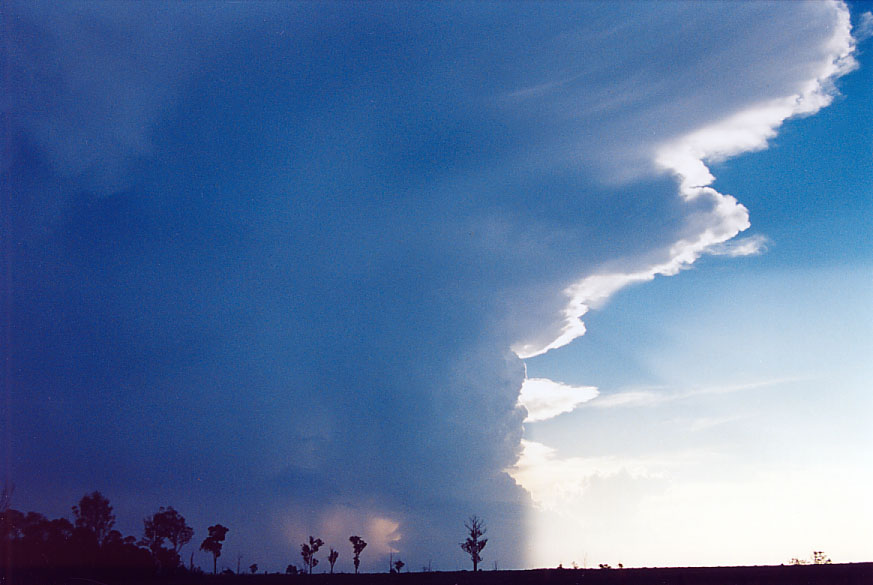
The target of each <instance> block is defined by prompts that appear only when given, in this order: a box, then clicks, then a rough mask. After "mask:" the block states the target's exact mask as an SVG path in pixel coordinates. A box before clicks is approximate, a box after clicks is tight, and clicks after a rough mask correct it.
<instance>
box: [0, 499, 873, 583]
mask: <svg viewBox="0 0 873 585" xmlns="http://www.w3.org/2000/svg"><path fill="white" fill-rule="evenodd" d="M11 491H12V490H11V489H10V488H4V489H3V490H2V492H0V584H2V585H7V584H13V583H14V584H16V585H72V584H73V583H99V584H105V585H121V584H130V583H135V584H138V585H152V584H154V585H157V584H161V585H201V584H208V585H217V584H224V585H231V584H235V583H243V582H244V583H246V584H250V583H252V582H253V580H257V582H258V583H264V584H265V585H271V584H276V585H279V584H282V583H294V582H297V581H295V580H301V581H302V580H305V581H306V582H307V583H310V584H311V585H363V584H365V583H366V584H374V585H376V584H378V585H383V584H384V585H397V584H398V583H400V582H401V581H402V582H404V583H407V582H408V583H407V585H454V584H457V585H472V584H476V585H506V584H507V583H512V584H518V585H540V584H547V585H571V584H577V583H580V582H584V583H588V584H589V585H596V584H604V585H609V584H612V583H615V584H621V585H634V584H639V585H648V584H654V583H687V584H689V585H690V584H702V583H712V584H719V585H722V584H723V585H728V584H732V585H752V584H753V583H755V584H757V583H768V585H789V584H790V585H794V584H797V585H800V584H804V585H836V584H845V585H855V584H859V585H860V584H862V583H864V584H867V583H873V563H859V564H854V565H839V564H833V563H832V562H831V559H830V558H829V557H828V556H827V555H826V554H825V553H824V552H822V551H813V553H812V555H811V557H810V559H809V560H800V559H792V561H791V564H790V565H786V566H780V567H721V568H687V569H622V565H621V564H618V565H617V567H618V568H619V569H622V570H597V569H578V568H573V569H562V568H559V569H550V570H532V571H498V570H496V568H497V565H496V563H495V570H493V571H485V572H482V571H479V566H478V565H479V562H480V561H481V554H480V553H481V551H482V549H484V548H485V544H486V543H487V539H485V538H483V536H484V534H485V525H484V522H483V521H482V520H481V519H479V518H477V517H476V516H473V517H471V518H470V519H469V521H468V522H466V523H465V527H466V528H467V531H468V538H467V540H466V541H465V542H464V543H462V545H461V547H462V548H463V550H464V551H465V552H467V553H468V554H470V558H471V560H472V561H473V568H474V571H473V572H468V571H461V572H449V573H445V572H439V571H436V572H431V571H430V567H429V566H428V567H423V568H422V572H421V573H414V574H413V573H408V572H405V573H403V575H402V577H401V576H399V574H400V573H401V572H402V571H403V569H404V567H406V563H404V562H403V561H402V560H400V559H392V563H391V570H390V573H391V575H388V574H387V573H385V572H382V573H381V574H376V573H370V574H366V575H360V576H357V574H358V569H359V566H360V554H361V552H362V551H363V550H364V548H365V547H366V546H367V543H366V542H365V541H364V540H363V539H362V538H361V537H359V536H352V537H349V542H351V544H352V549H353V553H354V556H353V562H354V565H355V575H351V574H345V575H344V574H334V564H335V563H336V561H337V559H338V557H339V553H338V551H336V550H334V548H333V547H331V548H330V554H329V555H328V557H327V559H328V562H329V563H330V565H331V568H330V574H326V573H322V574H320V575H313V574H312V573H313V568H314V567H315V566H316V565H317V564H318V560H317V559H316V558H315V555H316V553H317V552H318V550H319V549H320V548H321V547H322V546H323V545H324V542H323V541H322V540H321V539H319V538H314V537H312V536H310V537H309V542H308V543H306V544H303V545H301V554H302V556H303V559H304V563H305V564H304V569H303V570H300V569H298V567H297V566H296V565H294V564H289V565H288V566H287V568H286V570H285V575H280V574H278V573H276V574H273V575H266V574H257V573H258V568H259V567H258V564H257V563H252V564H251V565H250V566H249V571H250V573H251V574H246V575H241V574H239V568H238V569H237V572H236V573H234V572H233V571H231V570H230V569H225V570H224V571H222V573H221V575H217V576H215V577H212V576H208V575H204V574H203V572H202V571H201V570H200V569H199V568H195V567H194V566H193V559H192V562H191V565H190V566H189V568H188V569H186V568H185V567H183V566H181V563H180V562H179V559H180V552H181V550H182V549H183V547H184V546H185V545H186V544H188V543H189V542H190V541H191V540H192V538H193V536H194V531H193V530H192V529H191V527H190V526H188V524H187V522H186V521H185V519H184V518H183V517H182V515H181V514H179V513H178V512H177V511H176V510H175V509H173V508H172V507H161V508H160V509H159V510H158V512H156V513H155V514H153V515H151V516H150V517H147V518H145V519H144V522H143V537H142V539H140V540H139V541H137V539H136V538H134V537H133V536H124V535H122V534H121V533H120V532H119V531H118V530H116V529H115V528H114V526H115V514H114V511H113V508H112V506H111V505H110V503H109V500H108V499H107V498H106V497H105V496H103V495H102V494H101V493H100V492H91V493H89V494H86V495H85V496H83V497H82V499H81V500H80V501H79V502H78V503H77V504H76V505H75V506H73V507H72V512H73V517H72V521H70V520H68V519H66V518H58V519H53V520H52V519H49V518H46V517H45V516H44V515H42V514H39V513H37V512H27V513H24V512H20V511H18V510H15V509H13V508H12V507H11V505H10V498H11ZM227 533H228V528H226V527H224V526H222V525H221V524H216V525H214V526H210V527H209V535H208V536H207V538H206V539H205V540H204V541H203V543H202V544H201V546H200V549H201V550H203V551H206V552H209V553H210V554H212V556H213V574H215V573H217V559H218V557H219V556H221V551H222V544H223V542H224V540H225V538H226V536H227ZM473 553H475V554H473ZM192 555H193V553H192ZM240 558H241V557H240ZM238 561H239V558H238ZM237 564H239V562H238V563H237ZM795 565H796V566H795ZM601 568H602V569H609V568H610V567H609V565H606V564H603V565H601ZM301 575H303V576H301Z"/></svg>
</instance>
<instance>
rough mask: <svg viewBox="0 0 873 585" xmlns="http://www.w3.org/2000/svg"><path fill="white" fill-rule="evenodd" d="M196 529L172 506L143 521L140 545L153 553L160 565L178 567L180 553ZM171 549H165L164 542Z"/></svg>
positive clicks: (161, 509) (161, 508)
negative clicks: (167, 543) (168, 544)
mask: <svg viewBox="0 0 873 585" xmlns="http://www.w3.org/2000/svg"><path fill="white" fill-rule="evenodd" d="M193 537H194V529H193V528H191V527H190V526H188V523H187V522H186V521H185V518H184V517H183V516H182V515H181V514H179V512H177V511H176V510H175V509H173V507H172V506H168V507H166V508H165V507H163V506H161V507H160V509H159V510H158V511H157V512H155V513H154V514H152V516H151V517H150V518H146V519H144V520H143V538H142V540H141V541H140V544H142V545H144V546H146V547H148V549H149V550H150V551H152V556H153V557H154V558H155V560H156V561H157V562H158V564H159V565H163V566H169V567H177V566H179V563H180V556H179V553H180V552H181V550H182V547H183V546H185V545H186V544H188V543H189V542H191V539H192V538H193ZM165 540H166V541H168V542H169V543H170V545H171V548H169V549H165V548H164V541H165Z"/></svg>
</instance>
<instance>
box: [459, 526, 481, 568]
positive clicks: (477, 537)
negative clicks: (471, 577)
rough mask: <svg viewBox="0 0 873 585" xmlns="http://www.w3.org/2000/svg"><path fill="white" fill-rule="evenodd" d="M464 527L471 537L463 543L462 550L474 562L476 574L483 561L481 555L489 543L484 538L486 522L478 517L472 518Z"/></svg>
mask: <svg viewBox="0 0 873 585" xmlns="http://www.w3.org/2000/svg"><path fill="white" fill-rule="evenodd" d="M464 527H465V528H466V529H467V533H468V534H469V535H470V536H468V537H467V540H465V541H464V542H462V543H461V548H462V549H464V552H465V553H467V554H468V555H470V559H471V560H472V561H473V571H474V572H475V571H477V570H478V569H479V561H481V560H482V555H481V554H480V553H481V552H482V549H483V548H485V545H486V544H487V543H488V539H487V538H482V536H483V535H484V534H485V531H486V530H487V529H486V528H485V522H484V521H483V520H482V519H480V518H478V517H477V516H470V520H469V521H467V522H464Z"/></svg>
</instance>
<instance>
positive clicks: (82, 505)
mask: <svg viewBox="0 0 873 585" xmlns="http://www.w3.org/2000/svg"><path fill="white" fill-rule="evenodd" d="M73 516H74V518H75V520H74V524H75V526H76V528H77V529H80V530H83V531H85V532H88V533H90V534H93V535H94V538H95V539H96V541H97V545H98V546H100V547H102V546H104V545H105V544H106V541H107V539H108V538H109V533H110V532H112V527H113V526H115V514H113V513H112V506H110V505H109V500H108V499H106V497H105V496H103V494H101V493H100V492H96V491H95V492H91V493H90V494H85V495H84V496H82V499H81V500H79V504H78V505H76V506H73Z"/></svg>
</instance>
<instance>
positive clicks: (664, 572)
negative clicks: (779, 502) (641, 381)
mask: <svg viewBox="0 0 873 585" xmlns="http://www.w3.org/2000/svg"><path fill="white" fill-rule="evenodd" d="M0 584H2V585H121V584H129V585H505V584H512V585H515V584H518V585H601V584H603V585H613V584H615V585H699V584H714V585H765V584H766V585H873V563H853V564H839V565H837V564H833V565H805V566H776V567H693V568H665V569H537V570H530V571H480V572H479V573H472V572H469V571H461V572H446V573H442V572H434V573H403V574H399V575H389V574H385V573H378V574H362V575H350V574H337V575H325V574H319V575H312V576H311V577H310V576H305V575H303V576H288V575H279V574H274V575H239V576H237V575H216V576H213V575H185V576H178V577H168V578H164V579H156V578H152V579H132V578H129V577H128V578H124V577H111V576H100V577H96V576H95V578H93V579H91V578H69V577H66V578H65V577H62V576H59V575H47V574H40V575H38V574H18V575H6V579H4V578H3V576H0Z"/></svg>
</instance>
